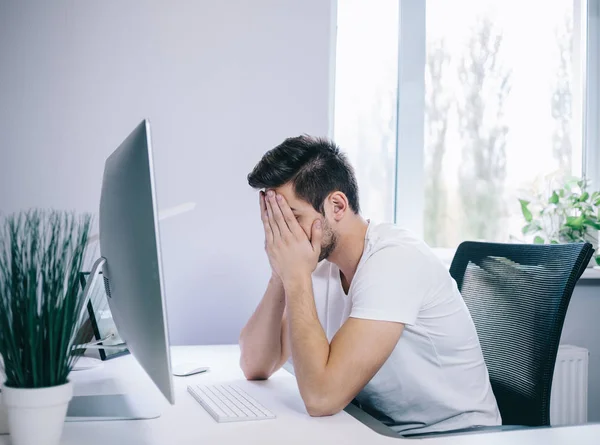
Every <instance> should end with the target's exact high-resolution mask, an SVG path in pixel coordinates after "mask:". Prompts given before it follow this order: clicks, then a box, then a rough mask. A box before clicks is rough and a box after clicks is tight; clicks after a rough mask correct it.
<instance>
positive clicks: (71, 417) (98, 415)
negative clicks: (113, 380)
mask: <svg viewBox="0 0 600 445" xmlns="http://www.w3.org/2000/svg"><path fill="white" fill-rule="evenodd" d="M145 399H146V398H145V397H143V396H142V397H139V398H138V397H132V396H129V395H127V394H98V395H86V396H75V397H73V398H72V399H71V402H70V403H69V408H68V410H67V418H66V421H67V422H96V421H107V420H141V419H156V418H157V417H160V412H159V411H158V410H155V409H153V407H152V404H149V403H148V400H145Z"/></svg>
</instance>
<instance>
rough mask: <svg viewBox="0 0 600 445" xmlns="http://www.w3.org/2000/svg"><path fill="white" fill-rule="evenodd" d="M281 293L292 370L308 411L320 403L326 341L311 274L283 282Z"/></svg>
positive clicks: (326, 352) (327, 347)
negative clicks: (283, 297)
mask: <svg viewBox="0 0 600 445" xmlns="http://www.w3.org/2000/svg"><path fill="white" fill-rule="evenodd" d="M285 293H286V304H287V317H288V323H289V329H290V341H291V349H292V357H293V361H294V372H295V374H296V379H297V380H298V387H299V389H300V393H301V395H302V398H303V400H304V402H305V404H306V407H307V409H308V410H309V413H311V411H312V409H313V407H316V406H321V405H322V403H321V401H320V400H318V399H319V398H320V397H322V396H323V395H324V389H325V386H326V385H327V382H326V381H325V376H326V373H325V371H326V366H327V361H328V358H329V342H328V340H327V336H326V335H325V332H324V331H323V328H322V327H321V323H320V322H319V318H318V315H317V309H316V306H315V300H314V295H313V289H312V280H311V277H310V276H308V277H302V278H300V279H298V280H295V281H294V282H292V283H286V288H285ZM311 414H312V413H311Z"/></svg>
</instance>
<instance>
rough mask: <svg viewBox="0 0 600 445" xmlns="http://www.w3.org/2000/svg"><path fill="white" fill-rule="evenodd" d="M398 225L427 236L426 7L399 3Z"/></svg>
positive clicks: (413, 0) (418, 0)
mask: <svg viewBox="0 0 600 445" xmlns="http://www.w3.org/2000/svg"><path fill="white" fill-rule="evenodd" d="M399 2H400V7H399V10H400V26H399V32H398V34H399V35H398V110H397V125H396V175H395V178H396V179H395V186H396V187H395V188H396V193H395V197H394V215H395V218H394V220H395V222H396V223H398V224H399V225H401V226H403V227H405V228H407V229H409V230H411V231H412V232H413V233H414V234H415V235H417V236H419V237H421V238H422V237H423V222H424V218H423V214H424V209H425V186H424V184H425V182H424V180H425V168H424V162H425V161H424V159H425V150H424V147H425V127H424V125H425V57H426V54H425V53H426V47H425V42H426V32H425V7H426V6H425V4H426V1H424V0H399Z"/></svg>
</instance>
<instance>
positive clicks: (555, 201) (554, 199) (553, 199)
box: [548, 190, 558, 204]
mask: <svg viewBox="0 0 600 445" xmlns="http://www.w3.org/2000/svg"><path fill="white" fill-rule="evenodd" d="M548 202H549V203H550V204H558V194H557V193H556V190H554V191H553V192H552V196H550V199H548Z"/></svg>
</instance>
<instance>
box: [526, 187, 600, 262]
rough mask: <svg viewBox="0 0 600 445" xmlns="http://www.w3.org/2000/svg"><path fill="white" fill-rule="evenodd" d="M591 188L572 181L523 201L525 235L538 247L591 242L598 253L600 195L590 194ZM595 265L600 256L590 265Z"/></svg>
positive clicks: (597, 193)
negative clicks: (531, 238) (531, 237)
mask: <svg viewBox="0 0 600 445" xmlns="http://www.w3.org/2000/svg"><path fill="white" fill-rule="evenodd" d="M588 186H589V184H588V182H587V181H586V180H584V179H578V178H572V179H568V180H565V181H564V182H562V183H561V184H560V185H559V186H558V187H551V189H550V192H549V193H546V194H543V193H539V194H537V195H536V196H535V197H534V199H532V200H525V199H520V200H519V202H520V204H521V212H522V214H523V217H524V219H525V225H524V226H523V229H522V233H523V235H529V236H533V242H534V243H536V244H558V243H577V242H589V243H591V244H592V245H593V246H594V249H596V251H597V250H598V249H597V248H598V230H600V192H598V191H596V192H593V193H590V192H589V191H588ZM595 264H599V265H600V255H596V256H595V258H592V261H590V264H589V265H588V266H589V267H591V266H594V265H595Z"/></svg>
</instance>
